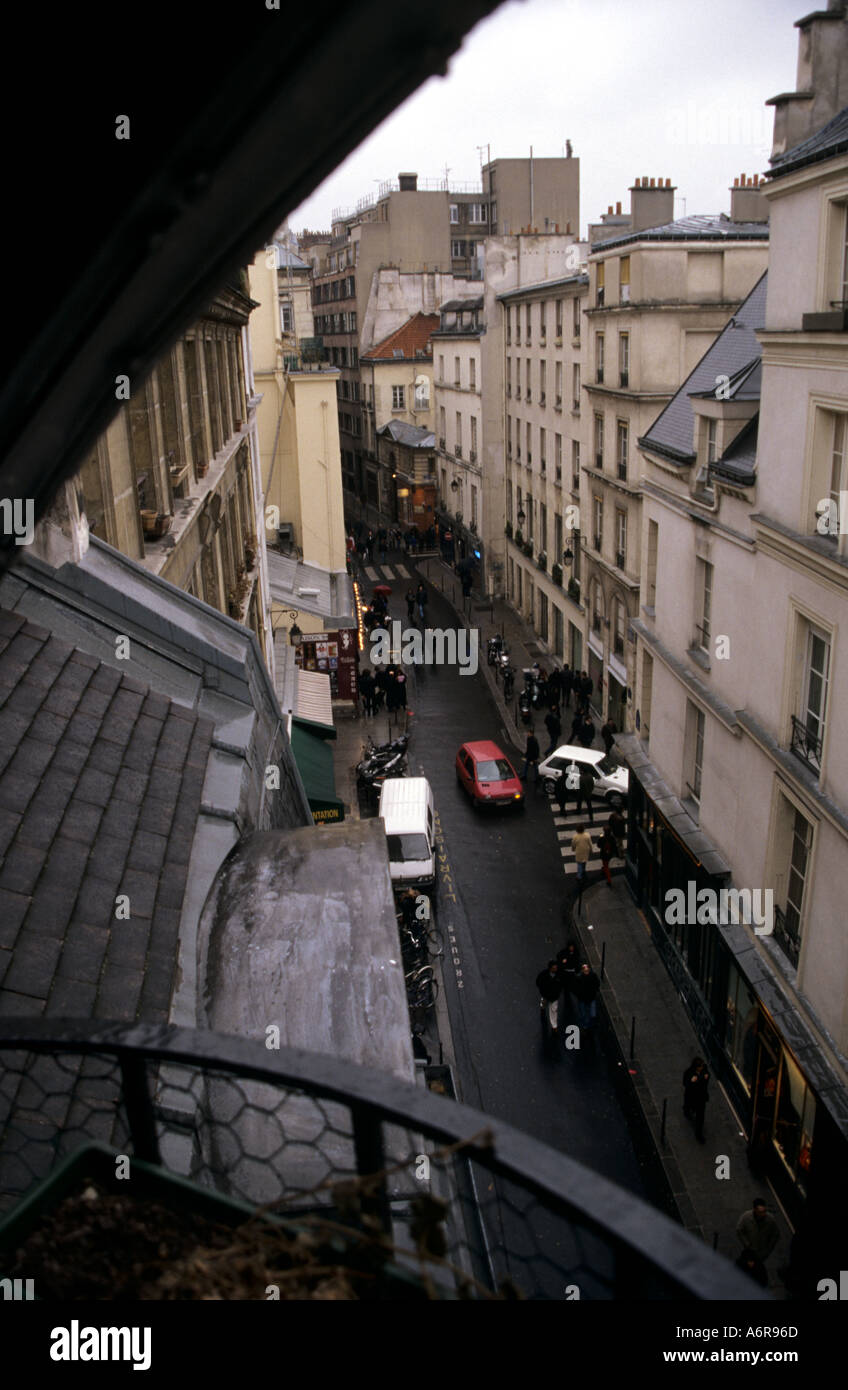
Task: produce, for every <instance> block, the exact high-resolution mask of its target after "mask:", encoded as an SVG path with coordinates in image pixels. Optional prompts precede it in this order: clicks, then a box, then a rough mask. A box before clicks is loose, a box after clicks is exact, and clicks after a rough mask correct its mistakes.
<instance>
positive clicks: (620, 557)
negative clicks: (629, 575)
mask: <svg viewBox="0 0 848 1390" xmlns="http://www.w3.org/2000/svg"><path fill="white" fill-rule="evenodd" d="M624 560H625V555H624V551H623V550H617V551H616V552H615V563H616V565H617V566H618V568H619V569H620V570H623V569H624Z"/></svg>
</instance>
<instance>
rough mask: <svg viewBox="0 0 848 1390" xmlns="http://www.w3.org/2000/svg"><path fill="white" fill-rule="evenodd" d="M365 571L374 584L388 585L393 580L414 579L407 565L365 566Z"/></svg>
mask: <svg viewBox="0 0 848 1390" xmlns="http://www.w3.org/2000/svg"><path fill="white" fill-rule="evenodd" d="M363 569H364V572H365V574H366V575H367V577H368V578H369V579H370V580H371V582H372V584H382V583H388V582H390V581H391V580H393V579H411V578H412V575H411V574H410V573H409V570H408V569H407V568H406V565H401V564H394V565H386V564H382V565H364V566H363Z"/></svg>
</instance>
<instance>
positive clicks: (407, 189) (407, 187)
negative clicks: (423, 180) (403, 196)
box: [398, 174, 418, 193]
mask: <svg viewBox="0 0 848 1390" xmlns="http://www.w3.org/2000/svg"><path fill="white" fill-rule="evenodd" d="M398 187H399V189H400V191H401V193H417V192H418V175H417V174H398Z"/></svg>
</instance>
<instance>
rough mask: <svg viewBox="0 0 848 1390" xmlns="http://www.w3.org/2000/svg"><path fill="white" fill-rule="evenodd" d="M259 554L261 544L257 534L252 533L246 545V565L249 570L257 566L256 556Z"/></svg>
mask: <svg viewBox="0 0 848 1390" xmlns="http://www.w3.org/2000/svg"><path fill="white" fill-rule="evenodd" d="M258 553H259V542H258V541H257V539H256V535H255V533H254V532H252V531H251V533H250V535H249V536H248V538H247V540H246V541H245V543H244V563H245V564H246V565H247V568H248V569H249V570H252V569H253V566H254V565H255V564H256V556H257V554H258Z"/></svg>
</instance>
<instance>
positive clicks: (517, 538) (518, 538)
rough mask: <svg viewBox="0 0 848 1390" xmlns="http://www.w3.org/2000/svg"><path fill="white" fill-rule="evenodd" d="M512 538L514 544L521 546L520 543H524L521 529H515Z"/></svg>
mask: <svg viewBox="0 0 848 1390" xmlns="http://www.w3.org/2000/svg"><path fill="white" fill-rule="evenodd" d="M514 540H515V544H516V545H519V546H522V545H523V544H524V533H523V531H521V530H518V531H516V533H515V536H514Z"/></svg>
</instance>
